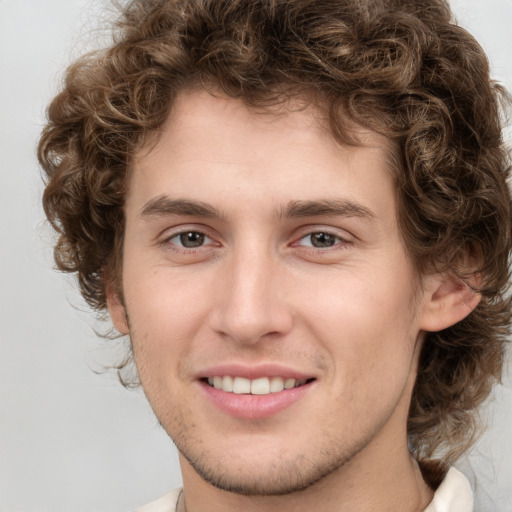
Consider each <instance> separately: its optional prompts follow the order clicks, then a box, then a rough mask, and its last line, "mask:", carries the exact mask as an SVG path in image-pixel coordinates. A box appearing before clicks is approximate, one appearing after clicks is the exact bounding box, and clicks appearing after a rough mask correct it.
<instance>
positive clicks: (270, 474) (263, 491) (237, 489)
mask: <svg viewBox="0 0 512 512" xmlns="http://www.w3.org/2000/svg"><path fill="white" fill-rule="evenodd" d="M178 449H179V450H180V452H181V454H182V455H183V457H184V458H185V459H186V460H187V461H188V463H189V464H190V465H191V466H192V468H193V469H194V470H195V472H196V473H197V474H198V475H199V476H200V477H201V478H202V479H203V480H205V481H206V482H208V483H210V484H211V485H213V486H214V487H217V488H218V489H221V490H224V491H228V492H232V493H236V494H241V495H244V496H282V495H287V494H293V493H296V492H300V491H303V490H305V489H307V488H309V487H311V486H313V485H315V484H316V483H318V482H319V481H321V480H322V479H324V478H325V477H327V476H328V475H330V474H332V473H334V472H336V471H337V470H339V469H340V468H341V467H342V466H343V465H344V464H345V463H346V462H347V461H348V460H349V459H350V458H351V457H349V456H346V454H343V453H337V454H335V453H332V452H330V451H329V452H326V451H324V452H323V455H322V456H320V457H318V456H317V457H316V458H315V459H314V460H312V459H311V458H308V457H307V456H306V455H303V454H302V455H296V456H295V457H294V456H291V455H286V454H283V453H280V454H278V455H276V456H275V457H274V458H273V459H272V460H267V461H260V462H259V463H258V464H256V463H255V461H254V460H251V458H247V457H240V456H237V455H235V454H234V455H232V456H225V457H220V458H219V457H213V456H206V454H205V453H204V452H203V453H201V454H198V455H197V456H196V455H195V454H191V453H187V451H186V450H181V449H180V446H178ZM241 461H250V462H246V463H244V462H241Z"/></svg>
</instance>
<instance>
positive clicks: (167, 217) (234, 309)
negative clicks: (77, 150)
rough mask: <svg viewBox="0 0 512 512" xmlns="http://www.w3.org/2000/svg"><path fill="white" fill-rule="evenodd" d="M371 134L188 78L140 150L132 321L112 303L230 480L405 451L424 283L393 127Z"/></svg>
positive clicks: (276, 486)
mask: <svg viewBox="0 0 512 512" xmlns="http://www.w3.org/2000/svg"><path fill="white" fill-rule="evenodd" d="M360 135H361V139H362V140H363V142H364V145H362V146H361V147H350V148H348V147H343V146H340V145H339V144H337V143H336V142H335V141H334V139H333V138H332V136H331V135H330V134H329V133H328V131H327V129H326V128H325V127H323V126H322V123H321V122H320V121H319V114H318V112H317V111H316V110H314V109H313V108H307V109H305V110H302V111H296V112H291V111H286V110H282V111H281V112H280V113H279V114H278V115H276V114H275V113H267V114H261V113H259V114H258V113H254V112H250V111H249V110H248V109H247V108H246V107H245V106H244V105H243V104H242V103H241V102H238V101H235V100H232V99H226V98H224V97H222V96H221V97H218V98H214V97H212V96H210V95H208V94H207V93H204V92H189V93H186V94H181V95H180V96H179V98H178V100H177V102H176V104H175V106H174V108H173V111H172V112H171V115H170V118H169V121H168V122H167V124H166V125H165V126H164V129H163V132H162V134H161V137H160V138H159V140H158V142H157V143H156V145H155V146H153V147H152V148H151V149H150V150H148V151H146V152H145V153H141V154H140V157H139V158H138V159H136V161H135V162H134V163H133V168H132V175H131V181H130V186H129V192H128V195H127V199H126V237H125V244H124V256H123V258H124V259H123V274H122V288H123V291H124V299H125V302H124V304H125V307H126V313H127V318H128V320H127V323H125V321H124V317H123V314H124V312H125V309H124V307H123V306H121V304H120V303H118V302H116V300H115V298H112V297H111V298H110V310H111V314H112V316H113V319H114V322H115V324H116V326H117V327H118V329H120V330H121V331H123V332H128V331H129V334H130V336H131V339H132V343H133V350H134V356H135V360H136V363H137V368H138V372H139V376H140V379H141V382H142V385H143V387H144V390H145V393H146V395H147V397H148V399H149V401H150V402H151V405H152V407H153V409H154V411H155V413H156V415H157V416H158V418H159V420H160V422H161V423H162V425H163V427H164V428H165V430H166V431H167V432H168V434H169V435H170V436H171V437H172V438H173V440H174V441H175V443H176V444H177V446H178V448H179V450H180V451H181V453H182V457H184V458H183V460H182V462H183V464H184V466H186V468H185V469H187V467H188V469H189V470H190V465H192V466H193V467H194V468H195V470H196V471H197V472H198V473H199V474H201V475H202V476H203V477H204V478H205V479H207V480H209V481H210V482H212V483H214V484H215V485H217V486H219V487H221V488H226V489H232V490H236V491H238V492H242V493H256V494H261V493H263V494H265V493H270V494H272V493H283V492H290V491H292V490H296V489H299V488H302V487H305V486H307V485H309V484H311V483H312V482H314V481H317V480H318V479H320V478H322V477H324V476H326V475H328V474H330V473H332V472H336V471H343V468H344V467H346V466H347V465H348V464H358V463H363V461H364V460H365V458H366V459H368V460H375V458H376V457H379V455H380V456H381V457H382V458H383V459H384V460H386V458H389V454H390V453H394V452H393V451H390V450H395V451H396V450H400V449H405V450H406V441H405V439H406V418H407V410H408V406H409V401H410V395H411V392H412V386H413V383H414V377H415V368H416V366H415V365H416V360H417V354H418V350H419V346H420V344H421V338H422V336H421V334H420V332H421V318H422V307H423V301H424V294H423V292H422V291H421V290H420V288H419V284H418V283H419V280H418V279H416V278H415V275H414V272H413V268H412V265H411V263H410V261H409V259H408V258H407V256H406V252H405V250H404V247H403V244H402V241H401V238H400V235H399V230H398V226H397V220H396V203H395V185H394V181H393V179H392V175H391V172H390V169H388V164H387V162H388V161H389V158H387V155H388V152H389V148H388V147H387V145H386V144H387V142H386V140H385V139H384V138H382V137H380V136H378V135H376V134H374V133H371V132H364V131H361V133H360ZM251 386H252V388H251ZM233 388H234V389H233ZM288 388H289V389H288ZM250 389H252V392H253V393H254V394H250V393H249V390H250ZM185 458H186V459H187V460H185Z"/></svg>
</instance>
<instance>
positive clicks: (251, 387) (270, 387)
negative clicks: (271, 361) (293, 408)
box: [208, 375, 307, 395]
mask: <svg viewBox="0 0 512 512" xmlns="http://www.w3.org/2000/svg"><path fill="white" fill-rule="evenodd" d="M306 382H307V380H306V379H301V380H297V379H291V378H290V379H284V378H282V377H271V378H269V377H261V378H259V379H254V380H250V379H246V378H245V377H231V376H229V375H225V376H224V377H221V376H215V377H208V384H209V385H210V386H213V387H214V388H215V389H221V390H222V391H226V392H227V393H236V394H238V395H242V394H245V395H248V394H251V395H268V394H269V393H279V392H280V391H283V390H284V389H293V388H297V387H299V386H303V385H304V384H306Z"/></svg>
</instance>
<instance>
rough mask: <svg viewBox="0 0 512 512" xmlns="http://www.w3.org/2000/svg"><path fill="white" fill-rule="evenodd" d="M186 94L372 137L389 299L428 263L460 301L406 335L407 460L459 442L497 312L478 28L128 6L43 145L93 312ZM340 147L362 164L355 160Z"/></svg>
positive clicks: (389, 9)
mask: <svg viewBox="0 0 512 512" xmlns="http://www.w3.org/2000/svg"><path fill="white" fill-rule="evenodd" d="M205 94H206V95H207V96H208V97H209V98H210V100H208V99H205V96H204V95H205ZM190 97H193V98H194V99H195V101H199V100H198V99H199V98H202V100H201V102H200V104H201V105H203V107H204V108H203V109H201V108H200V107H198V108H197V112H196V114H197V115H199V116H201V115H204V116H205V117H208V115H209V113H210V114H211V115H212V116H213V114H215V113H217V114H218V115H219V116H220V113H219V112H220V111H221V110H222V109H224V111H225V112H226V113H227V114H229V118H230V119H233V120H236V119H238V120H239V121H240V125H238V128H239V127H240V126H242V125H243V123H246V122H247V119H248V118H250V119H253V117H254V119H257V120H259V121H255V122H256V124H258V123H263V122H268V123H270V125H272V123H274V122H275V123H279V122H281V123H284V124H283V127H284V126H286V123H287V121H286V119H294V122H293V123H289V124H288V125H287V126H288V128H289V130H290V131H289V132H288V133H291V132H293V126H300V127H303V128H304V129H305V127H306V126H310V124H309V125H308V122H311V120H312V119H316V120H317V121H318V122H317V124H315V127H314V129H313V128H312V129H311V131H312V132H314V133H315V134H316V137H317V140H318V141H320V140H321V139H322V137H323V135H322V136H321V135H320V127H321V130H322V132H321V133H323V134H325V137H330V138H332V141H333V144H334V143H335V144H336V145H337V147H340V148H344V151H345V153H344V154H345V155H352V154H353V155H363V153H361V152H360V151H368V148H369V147H370V148H371V147H378V148H379V149H378V151H380V158H381V160H382V161H384V160H385V162H386V172H387V173H389V183H388V185H389V184H392V188H390V189H389V190H390V192H389V194H390V197H392V198H393V219H394V220H395V221H396V227H397V238H396V241H397V244H400V248H401V249H403V254H402V253H400V256H399V257H402V256H403V257H404V260H403V261H404V262H407V265H409V264H410V272H405V273H404V274H403V275H400V276H398V277H400V278H403V279H407V280H408V282H410V283H411V288H410V290H409V289H408V290H407V294H408V295H407V294H405V295H404V296H403V297H402V299H401V300H402V301H403V302H402V305H403V304H406V303H410V304H412V305H411V308H413V307H415V305H416V302H421V297H420V298H418V295H417V294H418V293H420V292H419V290H421V292H424V291H425V290H426V289H429V288H428V287H429V286H430V285H429V283H432V282H435V277H436V276H437V277H440V278H442V282H443V283H444V285H443V286H442V287H438V288H437V289H436V293H437V294H438V295H442V294H443V293H444V290H447V291H449V292H450V293H452V294H453V295H454V296H457V295H459V296H463V299H462V301H463V302H464V301H466V302H467V310H466V312H465V313H464V314H460V315H458V316H457V315H455V316H453V318H452V320H453V321H447V322H445V323H442V322H441V323H436V322H430V323H429V322H428V321H425V322H423V324H422V325H421V326H422V329H421V335H420V336H419V337H417V339H416V338H415V343H416V342H417V344H416V345H414V346H411V347H410V354H411V358H412V357H413V356H414V361H413V363H414V364H413V365H412V366H413V370H414V376H415V377H416V375H417V377H416V378H415V380H414V381H413V382H412V383H409V384H407V385H410V387H411V394H412V398H411V400H410V405H409V403H408V404H407V419H406V421H407V434H408V436H409V443H410V448H411V451H412V452H413V453H414V454H415V456H416V457H417V458H419V459H429V458H433V457H441V458H443V460H445V461H451V460H452V459H453V458H455V457H456V456H458V455H460V453H462V452H463V451H464V450H465V449H466V448H467V447H468V445H469V444H470V442H471V440H472V438H473V436H474V433H475V426H476V408H477V406H478V405H479V404H480V403H481V402H482V401H483V400H484V399H485V398H486V397H487V396H488V394H489V392H490V390H491V388H492V385H493V384H494V382H496V380H497V379H499V377H500V372H501V367H502V362H503V356H504V347H505V343H506V336H507V334H508V329H509V323H510V300H509V299H508V297H507V295H506V291H507V282H508V278H509V274H508V265H509V254H510V233H511V224H510V217H511V216H510V195H509V192H508V188H507V183H506V180H507V177H508V170H509V162H508V159H507V153H506V150H505V147H504V145H503V140H502V134H501V130H502V127H501V123H500V102H502V100H503V99H504V98H505V93H504V91H503V90H502V89H501V88H500V87H499V86H498V85H497V84H495V83H493V82H492V81H491V80H490V78H489V69H488V63H487V60H486V57H485V55H484V53H483V51H482V49H481V48H480V47H479V45H478V44H477V43H476V41H475V40H474V39H473V38H472V36H470V35H469V34H468V33H467V32H465V31H464V30H463V29H461V28H460V27H458V26H456V25H455V24H454V23H453V22H452V19H451V13H450V10H449V7H448V5H447V4H446V3H445V2H444V1H441V0H424V1H418V2H413V3H411V2H407V1H405V0H360V1H357V2H355V1H353V0H337V1H332V0H325V1H323V0H320V1H319V0H315V1H314V2H313V1H310V0H298V1H293V2H289V1H284V0H283V1H278V0H258V1H254V0H251V1H245V0H215V1H213V0H212V1H210V0H186V1H185V0H183V1H182V0H168V1H162V0H161V1H140V0H139V1H137V0H135V1H132V2H130V3H128V4H127V5H126V7H125V8H124V11H123V14H122V17H121V18H120V20H119V24H118V27H117V31H116V34H115V39H114V42H113V45H112V46H111V47H109V48H107V49H105V50H102V51H99V52H96V53H93V54H90V55H87V56H85V57H83V58H82V59H80V60H79V61H77V62H76V63H74V64H73V65H72V66H71V67H70V68H69V69H68V72H67V75H66V82H65V84H64V88H63V90H62V92H61V93H60V94H59V95H58V96H57V97H56V98H55V99H54V101H53V102H52V104H51V106H50V108H49V111H48V118H49V121H48V125H47V126H46V128H45V130H44V132H43V135H42V138H41V142H40V146H39V158H40V161H41V164H42V166H43V168H44V170H45V172H46V174H47V176H48V183H47V187H46V190H45V194H44V207H45V211H46V214H47V216H48V218H49V220H50V222H51V223H52V225H53V226H54V227H55V229H56V230H57V231H58V233H59V239H58V242H57V245H56V250H55V256H56V262H57V266H58V268H59V269H61V270H63V271H66V272H74V273H76V274H77V276H78V281H79V285H80V289H81V291H82V294H83V296H84V298H85V299H86V300H87V302H88V303H89V304H90V305H91V306H92V307H93V308H94V309H96V310H98V311H100V312H101V311H105V309H106V307H107V302H108V301H110V305H111V310H112V304H113V303H115V302H116V301H117V305H118V306H119V307H118V309H117V311H119V309H122V310H123V311H124V312H126V309H127V304H126V297H125V291H126V288H127V283H126V281H123V271H124V263H125V259H124V258H125V255H126V254H125V250H126V249H127V240H126V236H125V234H126V229H127V219H128V207H129V205H128V201H129V200H130V198H133V197H134V192H133V186H134V185H133V184H134V183H135V182H137V179H138V182H139V183H140V182H141V179H140V178H137V176H139V177H140V176H142V175H143V173H144V171H143V168H144V165H145V164H144V162H146V161H147V160H145V159H147V158H153V157H151V155H152V154H153V153H152V151H153V150H155V149H157V150H158V151H159V148H160V146H159V144H161V141H162V140H164V137H165V136H166V134H167V135H168V134H169V133H171V134H172V133H173V126H174V125H173V122H175V123H177V124H179V123H182V124H179V126H180V127H183V123H185V126H186V119H187V115H190V110H188V111H187V108H189V109H190V108H192V107H191V106H190V105H191V104H193V102H192V103H190V102H188V104H187V101H186V99H187V98H188V99H190ZM213 98H216V100H215V101H214V100H213ZM209 101H213V103H211V104H210V103H208V102H209ZM223 102H227V104H229V105H231V106H229V107H226V106H223V107H222V108H220V107H219V105H221V104H223ZM185 104H187V105H188V106H187V107H184V105H185ZM205 105H208V106H209V108H206V107H205ZM234 105H236V107H235V106H234ZM217 107H219V108H217ZM183 111H186V112H188V114H187V115H185V116H183V115H182V114H183ZM180 116H181V117H180ZM244 116H245V117H244ZM290 116H291V117H290ZM184 119H185V121H184ZM263 120H266V121H263ZM271 120H273V121H271ZM242 121H243V122H242ZM295 121H296V123H295ZM212 122H213V119H212ZM228 124H229V123H228ZM212 126H213V125H212ZM210 128H211V127H210ZM228 128H229V126H228ZM236 128H237V126H232V131H231V135H233V136H234V134H235V133H237V132H236ZM255 130H256V131H255V133H256V132H257V133H260V132H261V130H260V131H258V130H257V129H256V128H255ZM269 130H270V131H272V128H269ZM174 131H176V129H174ZM190 133H191V134H193V133H196V132H193V131H191V132H190ZM197 133H198V134H199V133H201V132H197ZM278 133H279V132H278V131H276V136H277V134H278ZM203 134H204V132H203ZM191 136H192V135H191ZM175 137H179V134H175ZM254 140H260V139H258V136H257V135H255V137H254ZM297 140H298V139H297ZM261 141H262V142H265V141H267V142H268V143H270V141H269V140H267V139H265V138H264V137H262V138H261ZM292 141H293V139H290V142H292ZM189 142H190V139H189ZM197 142H198V144H200V143H201V139H199V140H197ZM183 147H186V144H184V146H183ZM305 147H310V145H308V144H307V143H305ZM252 149H254V148H252ZM158 151H157V153H156V154H159V153H158ZM163 151H164V153H165V150H163ZM276 151H277V149H276ZM358 151H359V152H358ZM365 155H366V153H365ZM344 158H346V159H347V162H348V161H349V160H350V158H352V157H350V158H349V157H348V156H346V157H344ZM353 158H354V160H355V161H356V162H358V161H360V164H357V165H355V167H354V168H355V169H356V170H361V169H362V168H364V162H365V158H367V157H366V156H364V157H363V156H354V157H353ZM368 158H370V157H368ZM141 162H142V163H141ZM153 163H154V165H155V166H156V167H158V162H156V163H155V162H153ZM347 166H348V164H347ZM309 172H310V173H311V174H312V175H311V180H315V175H314V174H313V173H312V172H311V170H309ZM320 175H322V173H321V172H319V178H318V179H319V181H320V182H322V181H321V180H322V179H323V178H322V176H320ZM297 176H298V175H297ZM324 178H325V176H324ZM201 179H202V178H201V175H200V174H198V175H194V180H201ZM205 179H206V178H205ZM208 179H211V178H208ZM269 179H270V177H269ZM302 179H303V180H304V179H305V178H302ZM325 179H327V178H325ZM297 181H298V183H304V181H302V182H301V181H300V179H299V177H297ZM370 181H371V180H370ZM268 182H269V181H268V180H267V183H268ZM270 182H272V180H270ZM291 182H293V174H290V175H289V176H288V181H287V182H286V183H291ZM229 183H230V184H231V185H232V184H233V183H234V181H231V182H229ZM286 183H284V186H285V185H286ZM333 183H335V181H333ZM345 184H346V183H344V185H345ZM213 185H214V184H213V183H209V186H210V187H211V186H213ZM275 185H276V186H277V183H276V184H275ZM282 185H283V184H282ZM291 188H293V187H291ZM267 192H268V191H267ZM153 206H154V205H153ZM157 206H158V205H157ZM221 206H222V205H221ZM397 257H398V256H397ZM390 261H391V260H390ZM376 275H377V274H376ZM437 282H441V281H439V280H438V281H437ZM388 284H389V283H388ZM129 286H130V285H128V287H129ZM382 286H384V283H382ZM454 290H455V291H456V293H454ZM457 290H458V291H457ZM404 293H405V292H404ZM475 297H477V299H475ZM128 302H129V299H128ZM177 304H179V298H177ZM398 305H399V302H397V307H398ZM114 309H115V306H114ZM129 312H130V311H129V304H128V313H129ZM413 317H415V316H414V314H411V318H413ZM121 323H122V322H121ZM129 324H130V320H129V318H128V319H126V324H125V325H126V328H127V330H128V331H129V330H130V325H129ZM139 329H140V324H139ZM283 329H285V328H284V327H283ZM121 330H123V329H121ZM276 330H278V329H277V328H276ZM130 334H133V333H130ZM306 352H307V351H306ZM306 352H304V353H306ZM282 357H284V355H283V356H282ZM136 359H137V358H136ZM411 361H412V359H411ZM411 361H410V363H411ZM316 363H318V367H321V366H322V364H321V363H322V361H321V360H318V361H316ZM316 363H315V364H316ZM404 364H405V363H404ZM411 364H412V363H411ZM139 372H141V373H144V369H143V368H140V367H139ZM404 378H405V377H404ZM401 384H402V385H405V381H404V382H402V383H401ZM397 385H398V384H397ZM153 406H154V407H155V404H153Z"/></svg>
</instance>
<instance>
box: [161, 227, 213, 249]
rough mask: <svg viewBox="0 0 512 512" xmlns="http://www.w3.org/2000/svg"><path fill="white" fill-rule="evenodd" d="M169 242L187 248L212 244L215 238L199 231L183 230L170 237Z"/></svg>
mask: <svg viewBox="0 0 512 512" xmlns="http://www.w3.org/2000/svg"><path fill="white" fill-rule="evenodd" d="M167 242H168V243H171V244H173V245H176V246H178V247H183V248H185V249H196V248H197V247H202V246H203V245H208V244H211V243H212V242H213V240H212V239H211V238H210V237H209V236H207V235H205V234H204V233H201V232H199V231H183V232H182V233H178V234H176V235H174V236H173V237H171V238H168V239H167Z"/></svg>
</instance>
